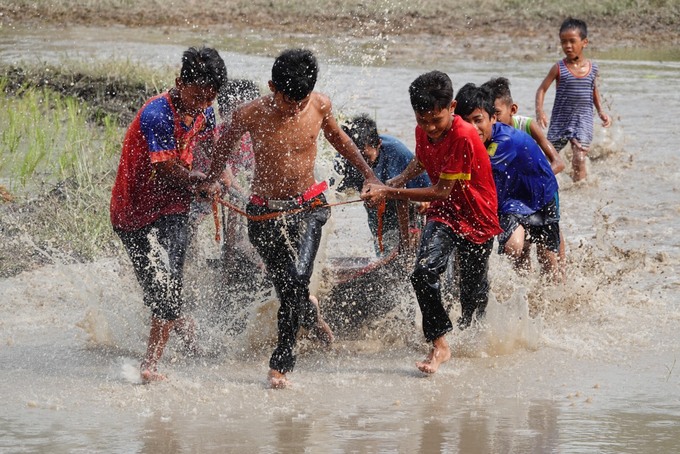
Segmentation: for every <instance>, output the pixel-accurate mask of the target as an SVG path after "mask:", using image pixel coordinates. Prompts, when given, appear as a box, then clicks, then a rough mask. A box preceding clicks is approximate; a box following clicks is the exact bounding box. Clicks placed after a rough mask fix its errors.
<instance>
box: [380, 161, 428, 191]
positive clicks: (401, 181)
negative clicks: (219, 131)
mask: <svg viewBox="0 0 680 454" xmlns="http://www.w3.org/2000/svg"><path fill="white" fill-rule="evenodd" d="M424 171H425V169H424V168H423V166H421V165H420V162H419V161H418V159H416V158H415V157H414V158H413V159H411V161H410V162H409V163H408V164H407V165H406V168H405V169H404V170H403V171H402V172H401V173H400V174H399V175H397V176H396V177H394V178H390V179H389V180H387V181H386V182H385V184H387V185H388V186H391V187H393V188H403V187H404V186H406V183H408V182H409V181H411V180H412V179H414V178H415V177H417V176H418V175H420V174H421V173H423V172H424Z"/></svg>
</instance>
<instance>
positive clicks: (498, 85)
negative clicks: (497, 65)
mask: <svg viewBox="0 0 680 454" xmlns="http://www.w3.org/2000/svg"><path fill="white" fill-rule="evenodd" d="M481 87H482V88H486V89H488V90H489V91H491V94H492V95H493V99H494V101H496V100H497V99H500V100H502V101H503V102H504V103H505V104H507V105H510V104H512V93H510V81H509V80H508V79H507V78H505V77H496V78H495V79H490V80H488V81H486V82H484V83H483V84H482V85H481Z"/></svg>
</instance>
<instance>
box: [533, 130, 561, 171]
mask: <svg viewBox="0 0 680 454" xmlns="http://www.w3.org/2000/svg"><path fill="white" fill-rule="evenodd" d="M529 130H530V131H531V137H533V138H534V140H535V141H536V143H537V144H538V146H539V147H541V150H543V153H544V154H545V157H546V158H548V161H549V162H550V168H551V169H552V171H553V173H554V174H555V175H557V174H558V173H560V172H561V171H563V170H564V168H565V166H566V164H565V163H564V159H562V156H560V154H559V153H558V152H557V150H555V147H553V145H552V144H551V143H550V141H549V140H548V139H547V137H546V136H545V134H543V130H542V129H541V128H539V127H538V125H537V124H536V122H535V121H532V122H531V123H529Z"/></svg>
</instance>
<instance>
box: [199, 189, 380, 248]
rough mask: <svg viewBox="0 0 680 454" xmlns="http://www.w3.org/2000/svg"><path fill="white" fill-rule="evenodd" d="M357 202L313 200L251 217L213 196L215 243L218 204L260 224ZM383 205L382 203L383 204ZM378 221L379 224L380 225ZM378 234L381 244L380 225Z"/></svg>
mask: <svg viewBox="0 0 680 454" xmlns="http://www.w3.org/2000/svg"><path fill="white" fill-rule="evenodd" d="M357 202H363V200H361V199H354V200H346V201H344V202H335V203H324V202H321V201H320V200H318V199H315V200H313V201H312V203H310V204H309V205H307V206H303V207H300V208H295V209H293V210H287V211H275V212H272V213H265V214H260V215H251V214H248V213H246V212H245V211H243V210H242V209H241V208H239V207H237V206H236V205H234V204H233V203H230V202H227V201H226V200H224V199H222V198H220V196H218V195H215V198H214V199H213V201H212V212H213V219H214V221H215V241H217V242H219V241H220V234H219V230H220V220H219V217H218V214H217V205H218V204H220V205H222V206H224V207H226V208H229V209H230V210H232V211H233V212H235V213H238V214H240V215H241V216H244V217H245V218H246V219H248V220H249V221H254V222H260V221H269V220H271V219H276V218H278V217H283V216H290V215H293V214H297V213H301V212H303V211H307V210H313V209H316V208H323V207H328V208H330V207H335V206H340V205H347V204H350V203H357ZM383 205H384V203H383ZM383 212H384V209H383ZM379 213H380V212H379ZM380 221H382V215H380ZM380 221H379V224H381V222H380ZM378 234H379V238H380V241H381V242H382V226H381V225H379V226H378Z"/></svg>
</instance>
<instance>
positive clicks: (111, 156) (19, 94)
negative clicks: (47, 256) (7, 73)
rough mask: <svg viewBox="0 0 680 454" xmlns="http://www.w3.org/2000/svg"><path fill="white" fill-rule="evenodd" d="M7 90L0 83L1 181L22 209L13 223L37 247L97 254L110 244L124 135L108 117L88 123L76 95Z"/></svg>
mask: <svg viewBox="0 0 680 454" xmlns="http://www.w3.org/2000/svg"><path fill="white" fill-rule="evenodd" d="M7 85H8V80H7V79H6V78H0V124H3V125H4V127H3V130H2V134H0V182H2V184H3V186H5V187H6V188H7V189H8V190H9V192H10V193H11V194H12V195H13V196H14V198H15V201H14V202H13V205H14V206H15V207H23V208H19V209H16V210H14V211H15V212H16V213H18V214H17V216H16V217H15V218H14V220H15V221H16V223H19V224H21V226H20V227H21V229H22V230H23V231H24V232H26V233H28V234H29V235H30V236H31V237H32V242H33V243H35V244H43V245H44V244H47V243H50V244H51V245H52V246H51V247H54V248H57V249H59V250H62V251H68V254H70V255H72V256H76V257H80V258H83V259H89V258H93V257H95V256H97V255H99V254H100V253H101V252H102V251H103V250H105V249H106V245H107V244H110V243H111V242H110V238H111V235H112V231H111V227H110V222H109V215H108V204H109V198H110V191H111V184H112V181H113V176H114V175H115V171H116V166H117V161H118V154H119V152H120V144H121V142H122V137H123V133H124V130H123V129H122V128H121V127H120V126H119V125H118V123H117V121H116V120H115V119H114V118H113V117H110V116H105V117H103V118H102V119H101V124H96V123H93V122H91V121H89V119H88V114H87V111H88V109H87V105H86V104H85V103H83V102H81V101H79V100H77V99H76V98H74V97H71V96H62V95H61V94H59V93H56V92H54V91H52V90H50V89H47V88H31V87H28V86H24V87H21V88H20V89H19V90H17V91H16V92H14V93H13V94H7V93H6V88H7ZM10 211H12V210H8V212H10ZM21 213H24V214H25V213H30V215H28V216H26V215H24V214H21ZM6 221H7V222H8V223H9V222H12V221H11V219H10V217H9V215H8V218H6Z"/></svg>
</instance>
